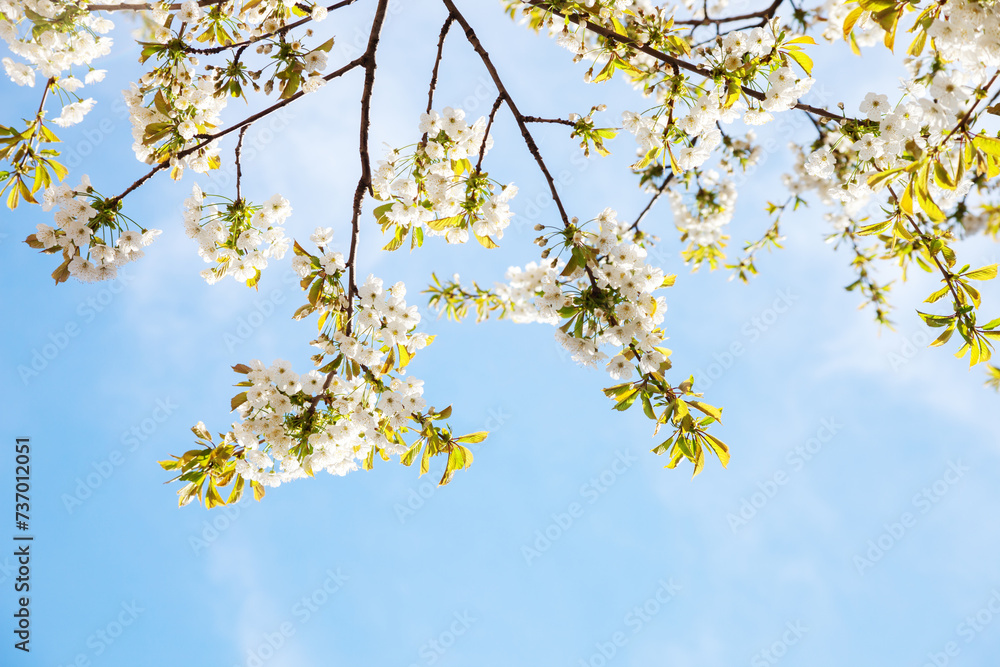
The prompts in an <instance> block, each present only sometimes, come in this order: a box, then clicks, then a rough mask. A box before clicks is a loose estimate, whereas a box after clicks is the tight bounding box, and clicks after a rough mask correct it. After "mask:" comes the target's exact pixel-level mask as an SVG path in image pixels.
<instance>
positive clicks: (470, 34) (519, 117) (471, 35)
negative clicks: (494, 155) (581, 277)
mask: <svg viewBox="0 0 1000 667" xmlns="http://www.w3.org/2000/svg"><path fill="white" fill-rule="evenodd" d="M442 2H444V5H445V7H447V8H448V11H449V12H450V13H451V15H452V16H454V17H455V20H456V21H458V24H459V25H461V26H462V29H463V30H464V31H465V37H466V39H468V40H469V44H471V45H472V48H473V50H475V52H476V53H477V54H478V55H479V58H480V60H482V61H483V65H484V66H485V67H486V70H487V71H488V72H489V74H490V78H492V79H493V84H494V85H495V86H496V87H497V90H498V91H499V93H500V96H501V97H503V100H504V102H505V103H506V104H507V108H508V109H510V112H511V114H513V116H514V120H515V121H516V122H517V125H518V127H519V128H520V130H521V137H522V138H523V139H524V144H525V146H527V148H528V152H529V153H531V156H532V157H533V158H534V159H535V163H536V164H538V168H539V169H540V170H541V172H542V176H544V177H545V181H546V182H547V183H548V184H549V192H550V193H551V194H552V200H553V201H554V202H555V203H556V208H558V209H559V216H560V218H562V221H563V225H565V226H566V227H569V226H570V220H569V215H568V214H567V213H566V207H565V206H563V202H562V198H561V197H560V196H559V191H558V190H557V189H556V182H555V179H554V178H552V174H551V172H549V168H548V167H547V166H546V165H545V160H544V159H542V154H541V152H540V151H539V150H538V144H536V143H535V139H534V137H532V136H531V130H529V129H528V123H527V121H526V120H525V116H524V114H522V113H521V112H520V110H518V108H517V104H516V103H515V102H514V98H512V97H511V96H510V93H509V92H508V91H507V87H506V86H505V85H504V83H503V80H502V79H501V78H500V74H499V73H498V72H497V68H496V66H495V65H494V64H493V61H492V60H491V59H490V54H489V53H487V51H486V49H485V48H484V47H483V44H482V42H480V41H479V38H478V37H477V36H476V31H475V30H473V29H472V26H471V25H469V22H468V21H467V20H466V19H465V17H464V16H463V15H462V13H461V12H460V11H458V7H456V6H455V3H454V2H453V1H452V0H442Z"/></svg>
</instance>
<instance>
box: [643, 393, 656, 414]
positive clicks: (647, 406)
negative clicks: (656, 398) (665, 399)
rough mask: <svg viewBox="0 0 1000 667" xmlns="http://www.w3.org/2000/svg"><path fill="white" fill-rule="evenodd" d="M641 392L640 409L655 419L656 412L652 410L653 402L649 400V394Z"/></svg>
mask: <svg viewBox="0 0 1000 667" xmlns="http://www.w3.org/2000/svg"><path fill="white" fill-rule="evenodd" d="M641 394H642V411H643V412H644V413H646V416H647V417H649V418H650V419H652V420H653V421H656V413H655V412H653V404H652V403H651V402H650V401H649V394H647V393H646V392H641Z"/></svg>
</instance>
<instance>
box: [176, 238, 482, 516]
mask: <svg viewBox="0 0 1000 667" xmlns="http://www.w3.org/2000/svg"><path fill="white" fill-rule="evenodd" d="M332 236H333V230H332V229H330V228H317V229H316V231H315V232H314V233H313V234H312V236H311V240H313V241H314V242H315V243H316V244H317V246H318V249H319V253H318V254H311V253H309V252H307V251H306V250H305V249H304V248H302V246H300V245H299V244H298V243H296V244H295V253H296V263H295V268H296V270H297V271H298V272H299V274H300V275H301V276H303V281H302V288H303V290H304V291H305V292H306V293H307V294H308V303H306V304H305V305H304V306H302V307H301V308H300V309H299V310H298V312H296V314H295V318H296V319H301V318H304V317H306V316H307V315H312V314H318V315H319V321H318V326H319V331H320V333H319V336H318V337H317V338H316V339H315V340H313V341H312V345H313V346H314V347H315V348H317V349H318V352H317V353H316V354H315V355H314V356H313V357H312V362H313V365H314V368H313V369H311V370H309V371H306V372H303V373H297V372H296V371H295V370H293V366H292V364H291V363H290V362H288V361H284V360H281V359H279V360H276V361H274V362H273V363H271V364H270V365H268V364H265V363H263V362H262V361H260V360H254V361H252V362H251V363H250V364H249V365H244V364H240V365H237V366H234V367H233V369H234V370H235V371H236V372H237V373H240V374H243V375H245V376H246V379H245V380H244V381H242V382H240V383H239V384H238V386H239V387H240V388H242V389H243V391H242V392H241V393H240V394H237V395H236V396H235V397H233V401H232V405H233V408H234V409H236V410H238V414H239V417H240V420H239V421H238V422H235V423H233V425H232V430H230V431H229V432H228V433H225V434H220V442H219V443H216V442H214V441H213V439H212V436H211V434H210V433H209V432H208V430H207V429H206V428H205V426H204V425H203V424H200V423H199V424H198V425H197V426H195V427H194V428H193V429H192V430H193V431H194V433H195V434H196V435H197V436H198V438H199V441H200V443H201V445H202V446H203V447H202V449H198V450H191V451H190V452H188V453H187V454H185V455H184V456H182V457H176V458H175V459H174V460H170V461H163V462H161V465H163V467H164V468H166V469H170V470H178V469H179V470H180V471H181V475H180V479H181V480H182V481H186V482H188V484H187V485H186V486H184V487H183V488H182V489H181V490H180V491H179V492H178V494H179V495H180V504H181V505H184V504H187V503H188V502H190V501H191V500H192V499H194V497H195V496H197V497H199V498H200V499H202V500H203V501H204V502H205V503H206V505H208V506H209V507H211V506H213V505H215V504H225V502H226V501H223V500H222V498H221V496H219V495H218V490H217V487H222V486H227V485H228V484H230V483H233V482H235V484H234V487H233V492H232V494H231V495H230V498H229V500H228V502H235V501H236V500H238V499H239V496H240V494H241V493H242V489H243V486H244V484H246V483H249V484H250V485H251V486H252V487H253V488H254V494H255V496H257V497H258V498H259V497H260V496H262V495H263V488H264V487H274V486H278V485H280V484H281V483H283V482H288V481H291V480H295V479H300V478H303V477H306V476H310V477H311V476H313V475H314V474H315V473H317V472H319V471H326V472H328V473H330V474H333V475H341V476H342V475H346V474H347V473H349V472H351V471H354V470H357V469H358V468H359V467H364V468H371V467H372V465H373V462H374V459H375V456H376V454H377V455H378V456H379V457H380V458H382V459H384V460H388V459H389V458H390V457H391V456H399V457H400V462H402V463H403V464H404V465H410V464H411V463H412V462H413V461H414V460H415V459H416V457H417V455H420V456H421V471H422V472H426V471H427V462H428V460H429V459H430V458H431V457H433V456H435V455H437V454H447V458H448V464H447V466H446V469H445V474H444V476H443V478H442V483H446V482H447V481H448V480H449V479H450V478H451V476H452V475H453V474H454V472H455V471H457V470H460V469H462V468H465V467H468V465H469V464H471V462H472V454H471V452H470V451H469V450H468V449H467V448H465V447H464V446H463V443H471V442H481V441H482V440H483V439H485V437H486V434H485V433H474V434H469V435H466V436H461V437H458V438H455V437H453V436H452V435H451V432H450V430H448V429H446V428H441V427H438V426H435V425H434V422H435V421H439V420H443V419H447V418H448V417H449V416H450V414H451V408H450V407H449V408H446V409H444V410H441V411H434V409H433V408H428V407H427V402H426V400H425V399H424V398H423V393H424V389H423V384H424V383H423V381H422V380H419V379H417V378H415V377H413V376H411V375H406V370H405V369H406V367H407V365H408V364H409V363H410V360H411V359H412V358H413V357H414V355H415V354H416V352H417V351H418V350H420V349H423V348H424V347H426V346H427V345H428V344H430V342H431V341H432V340H433V337H432V336H428V335H427V334H424V333H421V332H417V331H416V328H417V325H418V324H419V322H420V315H419V313H418V312H417V307H416V306H410V305H408V304H407V303H406V287H405V285H404V284H403V283H401V282H399V283H396V284H394V285H392V286H391V287H389V288H385V287H384V285H383V282H382V280H381V279H380V278H377V277H376V276H374V275H369V276H368V278H367V279H366V280H365V282H364V283H363V284H362V285H361V286H360V287H359V288H358V290H357V292H356V294H354V295H353V296H348V293H349V292H348V288H347V287H346V283H349V282H350V278H349V277H348V276H347V275H345V267H344V264H343V259H342V255H341V254H340V253H334V252H333V251H332V249H331V248H330V242H331V239H332ZM351 292H353V290H351ZM411 433H412V434H416V435H417V437H416V440H415V441H413V442H407V439H405V438H404V436H405V435H406V434H411ZM206 482H208V484H207V487H206Z"/></svg>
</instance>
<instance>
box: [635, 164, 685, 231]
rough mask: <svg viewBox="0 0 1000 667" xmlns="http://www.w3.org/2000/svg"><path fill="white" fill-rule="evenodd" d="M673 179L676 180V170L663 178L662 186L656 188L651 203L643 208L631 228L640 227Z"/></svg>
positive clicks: (636, 228)
mask: <svg viewBox="0 0 1000 667" xmlns="http://www.w3.org/2000/svg"><path fill="white" fill-rule="evenodd" d="M673 180H674V172H670V173H669V174H667V177H666V178H664V179H663V182H662V183H660V187H658V188H657V189H656V192H655V193H654V194H653V196H652V197H651V198H650V200H649V203H647V204H646V208H644V209H642V212H641V213H640V214H639V217H637V218H636V219H635V222H633V223H632V225H631V226H630V227H629V229H631V230H638V229H639V225H640V224H641V223H642V221H643V220H645V219H646V215H647V214H648V213H649V212H650V211H651V210H653V205H654V204H656V202H657V201H659V199H660V197H662V196H663V193H664V192H666V191H667V187H668V186H669V185H670V183H671V182H673Z"/></svg>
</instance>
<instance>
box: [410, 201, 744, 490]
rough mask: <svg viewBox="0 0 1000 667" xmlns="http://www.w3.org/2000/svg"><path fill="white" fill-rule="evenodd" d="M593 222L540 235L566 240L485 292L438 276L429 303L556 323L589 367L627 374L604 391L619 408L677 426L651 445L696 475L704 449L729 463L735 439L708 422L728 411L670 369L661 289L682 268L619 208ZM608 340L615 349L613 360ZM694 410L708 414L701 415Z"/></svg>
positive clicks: (543, 241) (563, 340)
mask: <svg viewBox="0 0 1000 667" xmlns="http://www.w3.org/2000/svg"><path fill="white" fill-rule="evenodd" d="M591 222H593V223H595V225H596V227H597V229H596V230H588V229H586V227H587V226H588V225H589V224H590V223H585V224H583V225H580V224H579V221H578V220H577V219H576V218H574V219H573V220H572V221H571V223H570V224H569V225H568V226H566V227H564V228H563V229H558V230H556V231H554V232H552V233H551V234H550V236H549V237H548V238H546V237H545V236H542V237H539V239H538V241H537V242H538V244H539V245H548V241H549V240H550V239H556V240H557V241H561V243H557V244H554V245H553V247H552V248H546V250H544V251H543V252H542V260H543V263H541V264H539V263H534V262H532V263H530V264H528V265H527V266H525V267H524V268H520V267H511V268H510V269H509V270H508V271H507V274H506V279H507V283H505V284H503V283H501V284H497V285H496V287H495V288H494V289H493V290H490V291H485V290H483V289H482V288H480V287H478V285H474V286H473V288H472V289H471V290H470V289H467V288H465V287H463V286H462V285H460V284H459V282H458V278H457V276H456V277H455V278H454V279H453V280H452V281H451V282H449V283H445V284H442V283H441V282H440V281H439V280H438V279H437V277H436V276H435V279H434V285H432V286H431V287H430V288H429V289H428V290H427V291H428V292H430V293H431V299H430V303H431V306H432V307H436V308H438V309H440V310H441V311H445V312H447V313H448V314H449V316H452V317H455V318H456V319H458V318H460V317H462V316H463V315H465V314H466V313H467V312H468V304H469V303H474V304H475V306H476V310H477V313H478V315H479V319H485V318H486V317H488V316H489V314H490V313H491V312H492V313H496V314H497V315H498V316H499V317H500V318H505V317H509V318H510V319H512V320H514V321H515V322H544V323H547V324H552V325H554V326H558V331H557V332H556V340H558V341H559V343H560V344H561V345H562V346H563V347H564V348H565V349H566V350H567V351H568V352H569V354H570V355H571V356H572V359H573V360H574V361H576V362H578V363H580V364H581V365H584V366H589V367H594V366H597V365H598V364H603V365H604V367H605V369H606V371H607V372H608V374H609V375H610V376H611V378H612V379H613V380H615V381H617V382H619V384H616V385H614V386H612V387H608V388H606V389H605V390H604V393H605V395H607V396H608V397H609V398H612V399H613V400H615V401H616V405H615V408H616V409H617V410H627V409H628V408H629V407H631V406H632V405H633V404H635V403H637V402H639V403H641V405H642V409H643V412H644V413H645V415H646V416H647V417H648V418H649V419H651V420H653V421H654V422H655V423H656V426H655V429H654V435H655V434H656V433H657V432H658V431H659V429H660V427H661V426H663V425H669V428H671V429H672V430H673V434H672V435H671V436H670V437H669V438H668V439H667V440H666V441H664V442H663V443H661V444H660V445H658V446H657V447H656V448H654V449H653V451H654V452H655V453H657V454H668V455H669V458H670V462H669V463H668V464H667V467H669V468H673V467H675V466H676V465H677V464H678V463H679V462H680V461H681V460H682V459H687V460H690V461H692V462H693V463H694V472H695V474H698V472H699V471H700V470H701V469H702V467H703V465H704V460H705V455H704V453H705V451H712V452H714V453H715V455H716V456H718V458H719V459H720V461H721V462H722V463H723V465H726V464H727V463H728V461H729V450H728V447H727V446H726V445H725V443H723V442H722V441H721V440H719V439H718V438H716V437H715V436H713V435H710V434H708V433H707V431H706V429H707V428H708V427H709V426H710V425H711V424H712V423H714V422H715V421H718V419H719V418H720V417H721V410H719V409H718V408H715V407H713V406H711V405H708V404H706V403H703V402H701V401H700V400H694V399H697V398H700V396H701V394H696V393H694V390H693V384H694V380H693V378H689V379H688V380H686V381H684V382H682V383H680V384H679V385H677V386H676V387H675V386H673V385H672V384H670V383H669V382H668V381H667V380H666V378H665V373H666V372H667V371H668V370H669V369H670V367H671V362H670V360H669V356H670V354H671V352H670V350H668V349H666V348H664V347H662V344H663V342H664V331H663V327H662V324H663V321H664V318H665V314H666V310H667V304H666V300H665V299H664V298H663V297H662V296H656V295H655V294H654V292H656V291H657V290H659V289H660V288H662V287H669V286H671V285H673V283H674V278H675V277H674V276H665V275H664V273H663V271H662V270H661V269H659V268H657V267H655V266H653V265H651V264H649V263H648V262H647V261H646V257H647V251H646V249H645V248H644V247H643V246H642V245H640V244H638V243H636V242H635V241H634V230H633V229H632V227H631V226H630V225H629V224H627V223H623V222H620V221H619V220H618V219H617V214H616V213H615V211H613V210H612V209H605V210H604V211H603V212H602V213H601V214H600V215H599V216H597V218H596V219H595V220H593V221H591ZM543 229H544V227H543ZM556 248H559V253H560V254H562V253H563V252H568V253H569V259H568V260H566V261H565V262H563V261H560V260H559V259H558V257H557V258H553V259H549V254H550V252H551V250H554V249H556ZM560 323H561V324H560ZM602 348H610V350H614V352H613V354H612V355H611V356H610V359H609V355H608V354H607V353H605V352H604V349H602ZM610 350H609V351H610ZM636 371H638V373H639V375H640V377H639V378H638V379H635V375H636ZM689 397H690V398H689ZM692 409H694V410H697V411H700V412H701V413H703V414H704V416H703V417H701V418H695V417H694V416H692V413H691V410H692Z"/></svg>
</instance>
